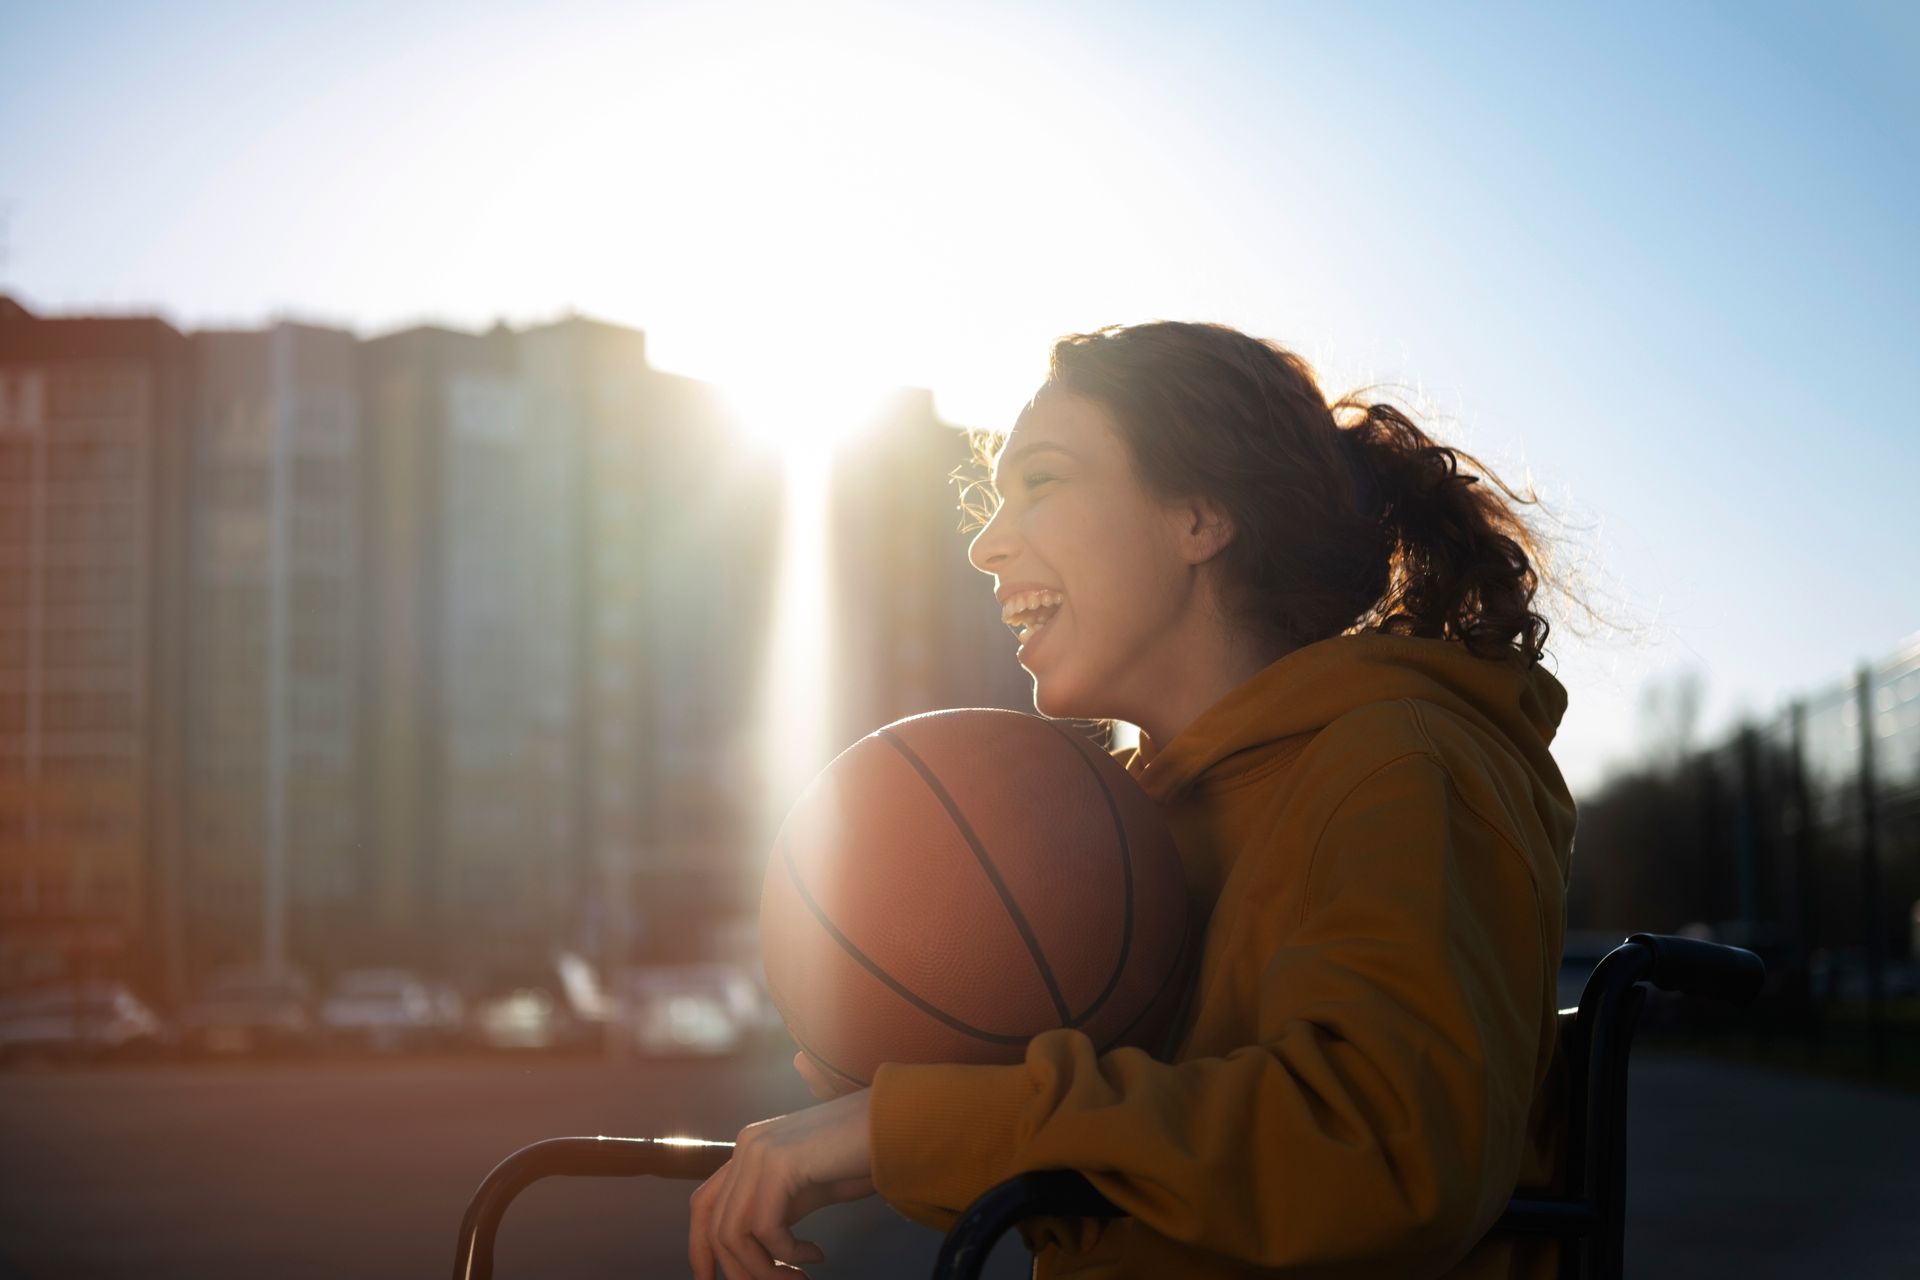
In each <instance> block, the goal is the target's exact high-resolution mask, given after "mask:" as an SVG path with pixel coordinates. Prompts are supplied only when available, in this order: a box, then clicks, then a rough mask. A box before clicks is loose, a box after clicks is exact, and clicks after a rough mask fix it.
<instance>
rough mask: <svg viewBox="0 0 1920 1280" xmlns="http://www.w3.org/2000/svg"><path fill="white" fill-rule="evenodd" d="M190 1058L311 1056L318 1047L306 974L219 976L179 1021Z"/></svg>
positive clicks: (237, 973) (256, 972) (240, 972)
mask: <svg viewBox="0 0 1920 1280" xmlns="http://www.w3.org/2000/svg"><path fill="white" fill-rule="evenodd" d="M180 1041H181V1045H182V1047H183V1048H185V1049H186V1050H187V1051H188V1052H189V1053H193V1054H197V1055H202V1056H207V1057H212V1056H217V1055H221V1054H252V1053H307V1052H311V1051H312V1050H313V1049H315V1048H316V1047H317V1046H318V1042H319V1027H318V1025H317V1022H316V1020H315V1018H314V1015H313V987H312V984H311V983H310V982H308V980H307V977H306V975H305V974H303V973H299V972H296V971H291V970H290V971H287V972H284V973H277V974H276V973H266V972H262V971H259V970H251V969H234V970H228V971H226V972H223V973H218V974H215V975H214V976H213V977H212V978H211V979H209V980H208V981H207V984H206V986H205V987H203V988H202V989H201V991H200V995H199V997H198V998H197V999H196V1000H194V1002H193V1003H192V1004H190V1005H188V1006H187V1007H186V1009H185V1010H183V1011H182V1012H181V1015H180Z"/></svg>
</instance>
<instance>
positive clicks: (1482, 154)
mask: <svg viewBox="0 0 1920 1280" xmlns="http://www.w3.org/2000/svg"><path fill="white" fill-rule="evenodd" d="M1916 15H1920V6H1913V5H1909V4H1905V3H1898V2H1894V0H1888V2H1885V3H1865V2H1864V0H1862V2H1855V3H1831V2H1821V3H1812V2H1808V3H1799V4H1783V3H1777V2H1768V0H1746V2H1741V3H1703V2H1695V3H1687V4H1678V5H1675V4H1654V3H1644V2H1642V3H1620V4H1609V5H1604V6H1603V5H1586V6H1577V7H1576V6H1566V5H1558V6H1537V5H1534V6H1528V5H1521V4H1499V3H1484V4H1472V5H1467V4H1440V3H1426V4H1415V3H1405V4H1402V3H1365V2H1362V3H1352V4H1333V3H1320V4H1300V3H1266V4H1220V3H1206V2H1205V0H1183V2H1182V3H1178V4H1140V3H1113V2H1109V3H1101V4H1022V5H1012V4H1004V3H977V4H964V5H955V4H944V5H931V4H905V3H894V4H884V5H882V4H868V3H819V4H811V5H807V6H795V5H743V4H726V3H702V4H644V3H627V4H598V5H596V4H581V3H566V2H564V0H557V2H556V0H550V2H548V3H542V4H540V5H538V6H533V5H524V4H499V3H486V2H484V0H466V2H465V3H459V4H442V3H424V4H411V5H391V4H371V3H355V2H352V0H348V2H346V3H335V4H329V5H325V6H317V5H316V6H302V5H297V4H294V5H281V6H258V5H241V4H217V3H194V4H163V3H159V4H143V5H133V4H117V5H116V4H99V3H74V4H64V5H38V6H26V5H14V6H10V7H9V13H8V16H7V20H6V24H5V39H4V40H0V124H4V127H3V128H0V214H4V222H3V223H0V225H3V226H4V229H5V234H4V252H5V258H4V261H3V262H0V289H4V290H5V291H8V292H11V293H13V294H15V295H16V296H18V297H19V298H20V299H21V300H22V301H23V302H25V303H26V304H27V305H28V306H29V307H32V308H34V309H36V310H40V311H43V312H50V313H55V314H58V313H70V312H75V311H88V312H112V311H153V312H159V313H160V314H163V315H165V316H167V317H168V318H169V319H171V320H173V321H174V322H175V323H176V324H179V325H181V326H182V327H210V326H216V325H245V326H253V325H259V324H263V323H267V322H269V321H270V320H272V319H275V318H280V317H291V318H299V319H304V320H309V321H314V322H318V323H325V324H333V325H338V326H341V327H345V328H350V329H354V330H356V331H358V332H361V333H363V334H367V333H374V332H381V331H385V330H389V329H392V328H396V327H399V326H402V325H406V324H411V323H417V322H421V321H437V322H441V323H449V324H455V325H463V326H472V327H485V326H487V325H490V324H492V323H493V322H494V321H495V320H497V319H505V320H507V321H508V322H509V323H516V324H519V323H538V322H541V321H544V320H549V319H552V318H554V317H556V316H558V315H561V314H564V313H567V312H569V311H579V312H584V313H586V314H589V315H594V316H597V317H600V318H603V319H607V320H612V321H616V322H620V323H624V324H630V325H634V326H636V327H639V328H643V329H645V330H646V331H647V334H648V343H649V350H650V352H651V353H652V358H653V360H654V362H655V363H656V364H659V365H661V366H663V367H666V368H670V369H674V370H676V371H679V372H684V373H688V374H691V375H693V376H696V377H703V378H712V379H715V380H719V381H723V382H726V383H727V384H729V385H735V386H740V387H742V388H743V389H745V390H747V391H752V390H754V389H755V388H756V387H757V388H758V391H759V392H760V397H759V398H760V400H761V402H765V401H766V400H767V399H768V398H769V397H768V392H769V391H770V390H777V392H778V394H779V395H780V396H783V397H786V398H788V399H794V398H796V397H801V396H804V397H806V398H809V399H810V400H811V401H812V402H813V403H814V404H816V405H818V404H821V403H833V402H835V399H836V398H837V397H848V398H849V399H848V402H849V403H851V397H853V396H854V395H856V394H858V391H859V389H860V388H862V387H866V386H869V385H916V386H926V387H930V388H932V389H933V391H934V394H935V399H936V404H937V405H938V407H939V410H940V412H941V413H942V414H943V415H944V416H945V417H946V418H947V419H948V420H949V421H953V422H955V423H959V424H962V425H968V426H1001V427H1004V426H1007V425H1010V423H1011V419H1012V416H1013V414H1014V413H1015V412H1017V410H1018V408H1019V407H1020V405H1021V404H1022V403H1023V402H1024V401H1025V399H1026V398H1027V396H1028V395H1030V394H1031V392H1032V390H1033V388H1034V387H1035V386H1036V385H1037V383H1038V381H1039V378H1040V376H1041V375H1042V373H1043V372H1044V368H1045V359H1046V351H1047V347H1048V344H1049V343H1050V341H1051V340H1052V339H1053V338H1054V337H1056V336H1058V335H1060V334H1063V333H1068V332H1074V331H1081V330H1086V329H1091V328H1094V327H1097V326H1099V325H1103V324H1111V323H1127V322H1135V321H1141V320H1149V319H1159V318H1165V319H1187V320H1217V321H1222V322H1225V323H1228V324H1233V325H1236V326H1238V327H1240V328H1243V329H1246V330H1248V331H1249V332H1253V333H1257V334H1259V335H1260V336H1262V337H1267V338H1272V339H1275V340H1277V341H1279V342H1281V343H1282V344H1284V345H1286V346H1288V347H1291V348H1293V349H1294V350H1297V351H1299V352H1300V353H1301V354H1303V355H1305V356H1306V357H1307V358H1308V359H1309V360H1311V361H1312V362H1313V363H1314V365H1315V367H1316V368H1317V369H1318V371H1319V373H1320V376H1321V381H1322V384H1323V389H1324V390H1325V391H1326V392H1327V393H1328V395H1329V397H1333V396H1337V395H1339V394H1342V393H1344V392H1346V391H1348V390H1351V389H1354V388H1356V387H1359V386H1364V385H1382V386H1385V387H1389V388H1394V389H1396V390H1397V392H1398V393H1399V394H1401V395H1403V396H1409V397H1412V398H1413V403H1414V404H1415V405H1416V406H1417V407H1418V408H1419V409H1420V410H1421V412H1423V413H1424V414H1425V415H1426V416H1425V418H1424V419H1423V420H1424V421H1426V422H1427V423H1428V425H1429V427H1430V429H1431V430H1432V431H1433V433H1434V434H1435V435H1436V436H1438V437H1439V438H1440V439H1442V440H1443V441H1445V442H1447V443H1452V444H1458V445H1461V446H1463V447H1465V448H1467V449H1468V450H1470V451H1471V452H1473V453H1475V454H1476V455H1477V456H1479V457H1481V458H1482V459H1483V460H1485V461H1486V462H1487V463H1488V464H1489V465H1491V466H1492V467H1493V468H1494V469H1495V470H1496V471H1497V472H1499V473H1500V474H1501V475H1502V476H1503V477H1504V478H1507V479H1509V480H1510V481H1518V482H1523V483H1528V484H1531V485H1532V486H1533V487H1534V489H1535V490H1536V491H1537V492H1538V493H1539V495H1540V496H1541V498H1542V500H1543V502H1542V505H1543V508H1544V509H1545V512H1546V513H1547V516H1546V517H1545V518H1547V519H1548V523H1547V524H1546V525H1545V526H1544V527H1545V529H1546V531H1547V532H1548V533H1549V535H1550V536H1552V537H1553V538H1555V540H1556V542H1557V545H1558V546H1559V548H1560V565H1561V573H1562V575H1563V579H1564V580H1566V581H1569V582H1570V583H1572V584H1574V585H1575V587H1576V589H1577V590H1578V591H1579V592H1580V594H1581V598H1582V599H1584V600H1585V601H1586V603H1587V604H1589V605H1591V606H1592V607H1593V608H1594V610H1595V611H1597V613H1598V615H1599V619H1598V620H1597V621H1595V620H1591V619H1585V620H1583V617H1582V615H1580V614H1579V613H1578V612H1574V613H1571V614H1564V616H1563V617H1562V619H1561V620H1560V622H1559V625H1558V626H1557V628H1556V632H1555V643H1553V644H1552V646H1551V648H1552V653H1553V657H1552V659H1551V661H1552V665H1553V669H1554V670H1555V673H1556V675H1558V676H1559V678H1560V679H1561V681H1562V682H1563V683H1564V684H1565V685H1566V686H1567V689H1568V692H1569V700H1570V705H1569V710H1568V714H1567V718H1566V721H1565V722H1564V724H1563V725H1562V728H1561V732H1560V736H1559V738H1558V739H1557V741H1556V745H1555V754H1556V756H1557V757H1558V759H1559V760H1560V762H1561V765H1562V768H1563V769H1564V770H1565V772H1566V774H1567V776H1568V778H1569V780H1570V781H1571V782H1572V783H1573V784H1574V786H1575V789H1576V792H1578V791H1580V790H1582V789H1585V788H1590V787H1591V786H1593V785H1595V784H1596V783H1597V782H1598V781H1599V780H1600V779H1601V778H1603V777H1604V776H1605V775H1606V774H1607V772H1608V771H1609V770H1610V769H1612V768H1615V767H1618V766H1619V765H1621V764H1622V763H1624V762H1626V761H1629V760H1631V759H1633V758H1634V757H1635V756H1636V755H1637V754H1639V753H1640V752H1642V751H1643V750H1645V749H1646V747H1647V745H1648V734H1649V732H1650V731H1649V727H1648V725H1649V721H1648V720H1647V718H1646V717H1645V716H1644V715H1643V714H1642V712H1641V710H1640V707H1641V697H1642V693H1643V691H1644V690H1645V689H1646V688H1648V687H1649V686H1657V685H1659V684H1661V683H1663V682H1667V681H1671V680H1673V679H1675V678H1677V677H1678V676H1679V674H1680V673H1683V672H1686V671H1690V670H1691V671H1698V672H1699V673H1701V675H1702V676H1703V678H1704V680H1705V686H1706V703H1705V712H1704V715H1703V718H1702V723H1701V726H1700V728H1701V732H1702V734H1703V735H1704V736H1706V737H1708V738H1711V737H1712V736H1713V735H1715V734H1718V733H1720V732H1724V731H1725V730H1726V729H1727V727H1728V726H1730V725H1731V724H1733V723H1734V722H1735V721H1736V720H1737V719H1738V718H1739V717H1741V716H1743V715H1766V714H1769V713H1771V712H1773V711H1774V710H1776V709H1777V708H1778V707H1780V706H1781V705H1782V704H1783V702H1784V701H1785V700H1786V699H1789V698H1791V697H1792V696H1794V695H1796V694H1799V693H1804V692H1807V691H1810V690H1813V689H1817V688H1822V687H1825V686H1828V685H1831V684H1834V683H1836V682H1839V681H1842V680H1844V679H1846V678H1848V676H1849V675H1850V674H1851V673H1852V672H1853V671H1854V670H1855V669H1856V668H1857V667H1858V665H1859V664H1860V663H1862V662H1863V661H1869V660H1876V659H1879V658H1881V657H1884V656H1886V655H1888V654H1889V653H1891V652H1893V651H1894V650H1896V649H1898V648H1899V647H1901V646H1902V645H1903V644H1904V643H1906V642H1907V641H1908V640H1909V638H1911V637H1914V636H1915V635H1916V633H1917V632H1920V585H1916V584H1920V572H1916V569H1915V566H1916V565H1917V564H1920V519H1916V518H1915V515H1914V511H1913V507H1914V500H1915V498H1916V496H1920V495H1917V491H1920V423H1916V421H1915V412H1914V409H1913V408H1912V406H1911V402H1910V401H1909V400H1908V398H1907V393H1906V391H1905V387H1906V385H1907V383H1908V381H1909V380H1910V379H1911V378H1912V377H1913V375H1914V374H1915V372H1916V363H1917V361H1916V355H1915V353H1916V351H1920V303H1916V301H1915V299H1916V297H1917V296H1920V288H1917V287H1916V286H1920V247H1917V243H1920V237H1917V236H1916V235H1915V230H1914V227H1915V218H1914V214H1913V210H1914V209H1915V208H1916V207H1920V17H1917V16H1916ZM982 583H983V589H984V588H985V579H982Z"/></svg>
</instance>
